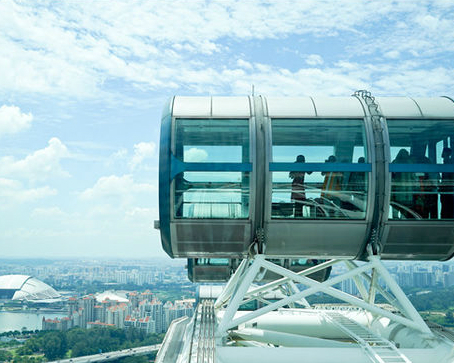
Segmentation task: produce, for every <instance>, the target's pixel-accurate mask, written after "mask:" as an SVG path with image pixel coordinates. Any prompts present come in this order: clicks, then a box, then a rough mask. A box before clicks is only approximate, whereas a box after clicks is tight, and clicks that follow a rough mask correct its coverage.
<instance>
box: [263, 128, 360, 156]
mask: <svg viewBox="0 0 454 363" xmlns="http://www.w3.org/2000/svg"><path fill="white" fill-rule="evenodd" d="M271 122H272V123H271V125H272V132H273V161H274V162H287V163H291V162H294V161H296V157H297V156H298V155H304V157H305V161H306V162H308V163H324V162H326V161H327V160H328V158H329V157H330V156H335V158H336V161H337V162H340V163H352V162H357V161H358V159H359V158H365V157H366V149H365V147H364V146H365V141H364V140H365V137H364V125H363V120H318V119H317V120H313V119H310V120H309V119H303V120H301V119H273V120H272V121H271ZM363 162H364V160H363Z"/></svg>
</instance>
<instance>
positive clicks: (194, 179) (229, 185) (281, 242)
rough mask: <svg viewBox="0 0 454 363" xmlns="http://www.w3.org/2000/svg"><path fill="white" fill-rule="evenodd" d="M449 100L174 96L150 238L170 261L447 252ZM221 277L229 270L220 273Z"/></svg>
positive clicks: (453, 216) (451, 165) (453, 144)
mask: <svg viewBox="0 0 454 363" xmlns="http://www.w3.org/2000/svg"><path fill="white" fill-rule="evenodd" d="M453 138H454V102H453V100H452V99H450V98H448V97H438V98H409V97H377V98H375V99H373V98H370V97H369V98H367V97H362V96H361V95H359V94H358V95H355V96H352V97H337V98H328V97H301V98H290V97H287V98H276V97H263V96H250V97H173V98H172V99H171V100H170V102H169V103H168V105H167V106H166V107H165V109H164V113H163V117H162V124H161V140H160V162H159V167H160V173H159V174H160V175H159V212H160V221H159V228H160V231H161V239H162V245H163V248H164V250H165V251H166V252H167V253H168V254H169V256H171V257H183V258H190V259H195V258H220V259H237V258H243V257H245V256H247V255H248V254H249V253H250V252H251V249H252V248H255V250H258V251H261V252H262V253H265V254H266V256H267V257H269V258H291V257H293V258H298V257H301V258H312V259H328V258H349V259H357V258H362V257H364V256H365V253H366V252H365V249H366V245H367V244H368V243H369V242H371V241H374V243H376V244H377V245H378V246H379V248H380V252H381V256H382V258H383V259H410V260H411V259H418V260H421V259H426V260H446V259H449V258H450V257H451V256H452V255H453V252H454V153H453V148H454V140H453ZM229 268H230V267H229Z"/></svg>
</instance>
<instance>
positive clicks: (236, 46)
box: [0, 0, 454, 258]
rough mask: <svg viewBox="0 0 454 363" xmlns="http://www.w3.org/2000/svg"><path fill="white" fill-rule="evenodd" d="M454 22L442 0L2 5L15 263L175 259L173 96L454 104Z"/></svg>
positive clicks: (8, 209) (1, 61)
mask: <svg viewBox="0 0 454 363" xmlns="http://www.w3.org/2000/svg"><path fill="white" fill-rule="evenodd" d="M251 14H253V15H254V16H253V17H251ZM453 21H454V4H453V3H452V2H449V1H443V0H438V1H428V0H424V1H418V2H410V1H391V0H385V1H381V0H374V1H368V2H364V1H359V0H355V1H347V0H342V1H336V2H333V1H304V2H303V1H301V2H292V1H279V2H277V1H276V2H272V1H265V0H263V1H260V0H255V1H248V2H242V1H237V0H230V1H222V2H215V1H213V2H210V1H199V0H196V1H191V2H190V3H188V2H186V1H176V0H174V1H166V2H162V1H137V2H128V1H119V0H118V1H109V2H107V1H96V2H80V1H64V2H58V3H55V2H51V1H40V2H32V1H25V2H24V1H13V0H5V1H2V2H1V3H0V45H1V47H2V50H3V51H2V52H1V54H0V68H1V69H2V70H3V72H1V74H0V248H1V250H2V257H11V258H17V257H43V258H45V257H51V258H55V257H60V258H63V257H66V258H67V257H83V256H87V257H90V256H91V257H99V258H103V257H109V258H113V257H125V258H135V257H140V258H149V257H153V256H159V257H165V256H166V255H165V253H164V252H163V251H162V248H161V243H160V238H159V232H158V231H157V230H155V229H154V228H153V221H154V220H157V219H158V218H159V217H158V205H157V193H158V192H157V190H158V185H157V184H158V183H157V177H158V145H159V139H158V138H159V127H160V117H161V112H162V108H163V106H164V104H165V102H166V100H168V99H169V98H170V97H171V96H172V95H174V94H178V95H225V96H230V95H239V96H244V95H249V94H251V91H252V86H253V85H254V88H255V93H256V94H264V95H268V96H308V95H314V96H349V95H351V94H352V93H353V92H354V91H355V90H357V89H368V90H370V91H371V92H372V93H373V94H374V95H376V96H403V95H405V96H406V95H410V96H440V95H448V96H449V95H450V96H453V95H454V72H453V65H452V58H453V53H454V47H453V45H454V33H453V32H452V23H453Z"/></svg>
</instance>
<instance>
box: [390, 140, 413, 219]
mask: <svg viewBox="0 0 454 363" xmlns="http://www.w3.org/2000/svg"><path fill="white" fill-rule="evenodd" d="M392 163H393V164H410V163H411V160H410V154H409V152H408V151H407V150H405V149H401V150H399V152H398V153H397V156H396V158H395V159H394V160H393V162H392ZM391 184H392V186H391V201H393V202H395V203H396V205H394V208H393V218H399V212H400V216H405V215H407V216H408V215H412V214H411V211H412V210H413V208H414V205H413V191H414V186H415V184H416V176H415V174H414V173H410V172H394V173H392V183H391ZM406 208H407V209H408V211H406V210H405V209H406ZM408 212H410V213H408Z"/></svg>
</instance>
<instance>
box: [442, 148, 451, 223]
mask: <svg viewBox="0 0 454 363" xmlns="http://www.w3.org/2000/svg"><path fill="white" fill-rule="evenodd" d="M441 157H442V158H443V164H445V165H452V164H453V159H452V150H451V149H450V148H449V147H445V148H443V151H442V153H441ZM453 192H454V173H442V174H441V186H440V201H441V218H442V219H452V218H453V217H454V195H453Z"/></svg>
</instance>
